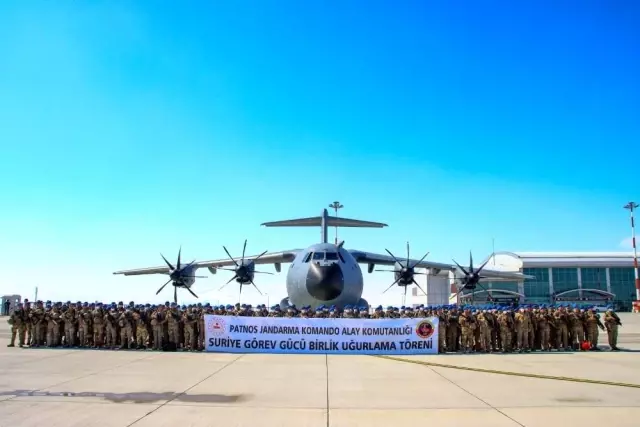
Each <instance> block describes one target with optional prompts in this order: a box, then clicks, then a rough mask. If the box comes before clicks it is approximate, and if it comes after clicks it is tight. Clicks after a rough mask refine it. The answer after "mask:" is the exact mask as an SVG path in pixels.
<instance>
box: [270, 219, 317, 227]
mask: <svg viewBox="0 0 640 427" xmlns="http://www.w3.org/2000/svg"><path fill="white" fill-rule="evenodd" d="M262 225H263V226H265V227H320V226H321V225H322V217H321V216H313V217H310V218H298V219H286V220H284V221H271V222H265V223H264V224H262Z"/></svg>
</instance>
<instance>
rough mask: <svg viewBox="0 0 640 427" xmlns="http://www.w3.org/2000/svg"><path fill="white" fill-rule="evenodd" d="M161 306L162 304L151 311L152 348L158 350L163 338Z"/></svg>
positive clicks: (160, 348)
mask: <svg viewBox="0 0 640 427" xmlns="http://www.w3.org/2000/svg"><path fill="white" fill-rule="evenodd" d="M162 307H163V306H159V307H157V308H156V309H155V310H153V312H152V313H151V328H152V329H153V349H154V350H158V351H160V350H162V344H163V339H164V330H163V329H164V328H163V323H162V320H163V313H162Z"/></svg>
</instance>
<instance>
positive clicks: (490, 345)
mask: <svg viewBox="0 0 640 427" xmlns="http://www.w3.org/2000/svg"><path fill="white" fill-rule="evenodd" d="M438 317H439V319H440V322H439V324H440V331H439V332H440V349H441V351H443V352H444V351H446V352H458V351H462V352H465V353H467V352H496V351H501V352H503V353H508V352H512V351H518V352H520V353H522V352H530V351H552V350H557V351H587V350H591V351H599V350H600V348H599V347H598V340H599V332H600V330H602V331H605V330H606V331H607V338H608V342H609V348H610V349H611V351H618V350H619V348H618V327H619V326H622V322H620V318H619V317H618V315H617V314H616V313H615V312H614V311H613V310H611V309H608V310H607V311H606V312H605V315H604V319H603V320H604V324H603V322H602V321H601V320H600V315H599V314H598V312H597V310H595V309H594V308H593V307H592V308H588V309H584V308H579V307H575V306H568V305H565V306H557V307H547V306H544V305H543V306H522V307H518V308H513V309H509V308H508V309H499V308H487V309H482V310H477V309H472V308H466V309H461V310H460V309H458V308H452V309H445V310H440V311H438Z"/></svg>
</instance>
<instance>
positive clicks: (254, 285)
mask: <svg viewBox="0 0 640 427" xmlns="http://www.w3.org/2000/svg"><path fill="white" fill-rule="evenodd" d="M251 284H252V285H253V287H254V288H256V291H258V293H259V294H260V295H262V292H260V289H258V287H257V286H256V284H255V283H253V280H252V281H251Z"/></svg>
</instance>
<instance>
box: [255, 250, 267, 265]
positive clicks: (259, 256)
mask: <svg viewBox="0 0 640 427" xmlns="http://www.w3.org/2000/svg"><path fill="white" fill-rule="evenodd" d="M267 252H269V251H264V252H262V253H261V254H260V255H258V256H257V257H255V258H254V259H253V263H254V264H255V263H256V261H257V260H259V259H260V258H262V256H263V255H264V254H266V253H267Z"/></svg>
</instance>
